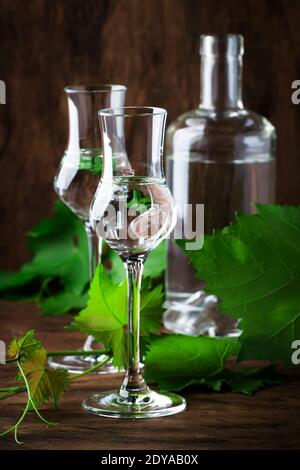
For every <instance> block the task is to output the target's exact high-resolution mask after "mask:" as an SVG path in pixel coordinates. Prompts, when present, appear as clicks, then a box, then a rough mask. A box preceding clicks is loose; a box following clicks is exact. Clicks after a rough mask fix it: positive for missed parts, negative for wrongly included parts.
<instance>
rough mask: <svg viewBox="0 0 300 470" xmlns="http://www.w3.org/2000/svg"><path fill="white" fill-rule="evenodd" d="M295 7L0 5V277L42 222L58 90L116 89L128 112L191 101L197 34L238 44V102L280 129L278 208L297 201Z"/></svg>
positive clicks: (61, 121) (55, 144) (59, 105)
mask: <svg viewBox="0 0 300 470" xmlns="http://www.w3.org/2000/svg"><path fill="white" fill-rule="evenodd" d="M299 20H300V2H299V0H243V1H241V2H238V1H236V0H84V1H82V0H55V1H53V0H30V1H26V2H24V0H0V44H1V63H0V79H1V80H4V81H5V82H6V85H7V104H6V105H0V174H1V185H0V201H1V207H0V217H1V240H0V250H1V268H2V269H4V268H8V269H10V268H15V267H17V266H18V265H19V264H20V263H21V262H22V261H24V259H25V258H26V249H25V242H24V232H25V231H26V230H28V229H29V228H30V227H32V225H33V224H35V223H36V222H38V221H39V220H40V218H41V217H43V216H45V215H46V214H48V213H49V211H50V210H51V207H52V203H53V199H54V197H55V195H54V191H53V189H52V179H53V176H54V173H55V170H56V168H57V165H58V163H59V160H60V158H61V156H62V153H63V150H64V147H65V144H66V134H67V116H66V103H65V97H64V93H63V87H64V85H66V84H74V83H75V84H76V83H82V82H89V83H92V82H109V83H111V82H112V83H118V82H120V83H124V84H126V85H127V86H128V87H129V93H128V100H127V103H128V104H145V105H161V106H165V107H166V108H167V109H168V112H169V119H174V118H175V117H176V116H178V115H179V114H180V113H182V112H183V111H187V110H188V109H190V108H193V107H195V106H196V105H197V104H198V100H199V56H198V44H199V35H200V34H201V33H202V34H203V33H228V32H230V33H242V34H244V36H245V45H246V55H245V60H244V63H245V67H244V72H245V73H244V97H245V103H246V104H247V106H248V107H250V108H252V109H253V110H255V111H257V112H259V113H261V114H263V115H265V116H266V117H268V118H269V119H270V120H271V121H272V122H273V123H274V124H275V126H276V127H277V129H278V175H279V177H278V201H279V202H282V203H299V202H300V192H299V187H300V155H299V128H300V106H298V107H297V106H295V105H293V104H292V103H291V99H290V97H291V83H292V81H293V80H296V79H299V78H300V48H299V43H300V28H299Z"/></svg>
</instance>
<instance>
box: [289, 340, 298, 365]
mask: <svg viewBox="0 0 300 470" xmlns="http://www.w3.org/2000/svg"><path fill="white" fill-rule="evenodd" d="M291 348H292V349H294V350H295V351H294V352H293V353H292V357H291V361H292V364H294V366H298V365H299V364H300V339H295V340H294V341H293V342H292V345H291Z"/></svg>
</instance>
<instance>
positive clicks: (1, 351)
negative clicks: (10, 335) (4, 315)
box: [0, 340, 6, 364]
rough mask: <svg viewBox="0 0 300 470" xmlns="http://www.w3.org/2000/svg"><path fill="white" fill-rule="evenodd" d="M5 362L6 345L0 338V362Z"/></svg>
mask: <svg viewBox="0 0 300 470" xmlns="http://www.w3.org/2000/svg"><path fill="white" fill-rule="evenodd" d="M5 363H6V345H5V342H4V341H1V340H0V364H5Z"/></svg>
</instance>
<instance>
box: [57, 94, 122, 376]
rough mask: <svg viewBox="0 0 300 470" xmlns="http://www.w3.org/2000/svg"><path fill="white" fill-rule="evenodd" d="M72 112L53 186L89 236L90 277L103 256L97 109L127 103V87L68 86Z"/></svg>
mask: <svg viewBox="0 0 300 470" xmlns="http://www.w3.org/2000/svg"><path fill="white" fill-rule="evenodd" d="M65 92H66V94H67V98H68V111H69V142H68V146H67V149H66V151H65V153H64V156H63V158H62V161H61V164H60V167H59V169H58V172H57V175H56V176H55V179H54V188H55V191H56V192H57V194H58V196H59V197H60V199H61V200H62V201H63V202H64V203H65V204H66V205H67V206H68V207H69V208H70V209H71V210H72V211H73V212H74V213H75V214H76V215H77V216H78V217H79V218H80V219H81V220H82V223H83V224H84V227H85V231H86V234H87V239H88V248H89V270H90V279H92V278H93V276H94V271H95V267H96V265H97V263H99V262H100V257H101V243H102V241H101V240H98V239H97V237H96V235H95V233H94V232H93V230H92V228H91V225H90V222H89V208H90V204H91V202H92V199H93V196H94V194H95V191H96V188H97V186H98V183H99V180H100V177H101V172H102V162H103V158H102V156H103V155H102V154H103V152H102V144H101V135H100V133H99V124H98V110H99V109H101V108H105V107H108V106H110V107H114V106H116V107H120V106H123V105H124V101H125V93H126V87H125V86H123V85H78V86H67V87H66V88H65ZM92 343H93V338H92V336H88V338H87V340H86V342H85V344H84V346H83V349H84V350H85V351H89V350H91V346H92ZM103 359H104V357H103V356H102V355H101V356H99V357H97V356H94V355H90V356H66V357H63V358H58V357H52V358H50V359H49V364H50V365H51V366H52V367H63V368H64V369H67V370H68V371H69V372H71V373H80V372H83V371H84V370H86V369H89V368H91V367H93V366H94V365H96V364H97V362H98V361H102V360H103ZM108 372H114V368H113V366H112V364H111V363H107V364H106V365H105V366H103V367H101V368H99V369H97V373H108Z"/></svg>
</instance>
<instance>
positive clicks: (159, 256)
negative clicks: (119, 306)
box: [105, 241, 167, 284]
mask: <svg viewBox="0 0 300 470" xmlns="http://www.w3.org/2000/svg"><path fill="white" fill-rule="evenodd" d="M166 247H167V245H166V242H165V241H163V242H161V243H160V244H159V245H158V247H157V248H155V249H154V250H153V251H152V252H151V253H150V255H149V256H148V258H147V259H146V262H145V266H144V272H143V276H144V278H147V277H149V278H151V279H156V278H158V277H161V276H162V275H163V274H164V271H165V270H166V263H167V249H166ZM105 260H106V261H108V262H109V264H110V268H109V269H108V271H107V272H108V274H109V276H110V278H111V280H112V282H113V283H114V284H119V283H120V282H122V280H123V279H124V277H125V269H124V266H123V263H122V261H121V258H120V256H118V255H117V253H116V252H115V251H114V250H112V249H111V248H109V249H108V252H107V254H106V256H105Z"/></svg>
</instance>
